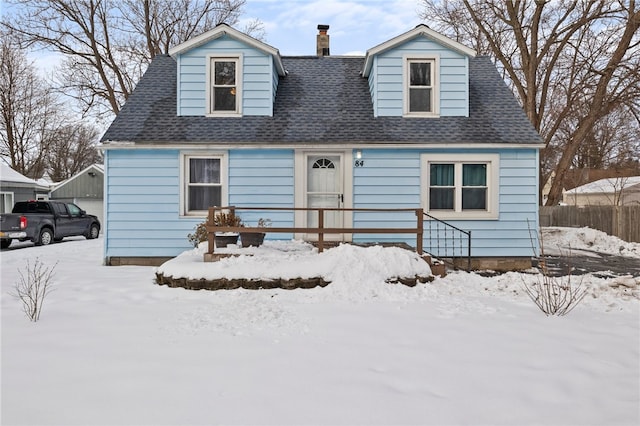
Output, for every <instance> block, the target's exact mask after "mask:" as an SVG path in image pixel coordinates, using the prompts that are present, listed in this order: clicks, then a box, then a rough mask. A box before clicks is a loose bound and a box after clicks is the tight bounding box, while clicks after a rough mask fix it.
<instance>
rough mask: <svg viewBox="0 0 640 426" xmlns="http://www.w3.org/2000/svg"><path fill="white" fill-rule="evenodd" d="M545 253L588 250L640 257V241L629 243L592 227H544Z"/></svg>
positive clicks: (567, 252) (565, 253) (564, 253)
mask: <svg viewBox="0 0 640 426" xmlns="http://www.w3.org/2000/svg"><path fill="white" fill-rule="evenodd" d="M542 242H543V244H544V251H545V254H563V255H567V254H569V252H570V251H572V250H588V251H596V252H599V253H606V254H613V255H617V256H624V257H635V258H640V243H629V242H626V241H624V240H621V239H620V238H618V237H613V236H611V235H607V234H606V233H604V232H602V231H598V230H596V229H591V228H586V227H585V228H566V227H548V228H542Z"/></svg>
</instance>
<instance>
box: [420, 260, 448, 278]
mask: <svg viewBox="0 0 640 426" xmlns="http://www.w3.org/2000/svg"><path fill="white" fill-rule="evenodd" d="M422 259H424V261H425V262H427V263H428V264H429V267H430V268H431V273H432V274H433V275H438V276H440V278H444V277H446V276H447V268H446V266H445V264H444V262H443V261H442V260H439V259H434V258H432V257H431V255H430V254H423V255H422Z"/></svg>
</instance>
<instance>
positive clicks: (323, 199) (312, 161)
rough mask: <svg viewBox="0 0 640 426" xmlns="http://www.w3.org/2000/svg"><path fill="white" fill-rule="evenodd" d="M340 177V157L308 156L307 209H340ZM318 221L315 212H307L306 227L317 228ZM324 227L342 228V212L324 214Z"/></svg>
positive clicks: (330, 235) (328, 236) (329, 237)
mask: <svg viewBox="0 0 640 426" xmlns="http://www.w3.org/2000/svg"><path fill="white" fill-rule="evenodd" d="M342 175H343V173H342V158H341V156H340V155H308V156H307V200H306V201H307V203H306V204H307V207H311V208H318V207H325V208H341V207H342V205H343V201H344V190H343V178H342ZM318 219H319V218H318V212H317V211H310V212H308V213H307V226H309V227H315V226H318ZM324 227H325V228H340V227H342V212H339V211H326V212H324ZM334 237H335V238H334ZM337 237H340V238H337ZM325 238H326V239H328V240H329V239H341V236H340V235H336V234H329V235H327V236H326V237H325Z"/></svg>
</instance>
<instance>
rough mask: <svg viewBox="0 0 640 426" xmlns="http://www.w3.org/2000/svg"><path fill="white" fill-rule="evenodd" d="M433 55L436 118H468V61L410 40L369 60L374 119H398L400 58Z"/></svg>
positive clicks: (429, 43)
mask: <svg viewBox="0 0 640 426" xmlns="http://www.w3.org/2000/svg"><path fill="white" fill-rule="evenodd" d="M412 54H414V55H424V54H435V55H438V56H439V57H440V69H439V70H438V77H437V78H438V81H439V94H440V104H439V105H440V115H441V116H463V117H467V116H468V115H469V84H468V81H469V63H468V58H467V57H466V56H464V55H462V54H460V53H458V52H456V51H453V50H451V49H448V48H446V47H444V46H442V45H440V44H438V43H436V42H434V41H432V40H429V39H427V38H425V37H421V38H416V39H413V40H410V41H408V42H406V43H404V44H402V45H401V46H398V47H396V48H395V49H392V50H390V51H387V52H383V53H381V54H380V55H378V56H377V57H376V58H374V60H373V66H372V69H371V73H370V74H369V90H370V91H371V98H372V100H373V106H374V115H375V116H376V117H383V116H398V117H399V116H402V114H403V73H402V71H403V58H404V56H405V55H412Z"/></svg>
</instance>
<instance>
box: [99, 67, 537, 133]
mask: <svg viewBox="0 0 640 426" xmlns="http://www.w3.org/2000/svg"><path fill="white" fill-rule="evenodd" d="M283 63H284V65H285V67H286V69H287V71H288V72H289V74H288V75H287V76H286V77H285V78H281V80H280V84H279V87H278V92H277V95H276V102H275V105H274V115H273V117H256V116H245V117H242V118H237V117H236V118H233V117H221V118H218V117H215V118H214V117H204V116H202V117H194V116H182V117H178V116H177V115H176V73H177V67H176V62H175V60H174V59H173V58H171V57H170V56H166V55H160V56H157V57H156V58H155V59H154V60H153V61H152V63H151V64H150V65H149V68H148V69H147V72H146V73H145V74H144V76H143V77H142V78H141V79H140V82H139V83H138V86H137V87H136V89H135V90H134V92H133V93H132V94H131V96H130V97H129V99H128V100H127V102H126V104H125V106H124V107H123V108H122V111H121V112H120V114H118V116H117V117H116V119H115V120H114V121H113V123H112V124H111V126H110V127H109V129H108V130H107V132H106V133H105V134H104V136H103V138H102V141H103V143H107V144H108V143H109V141H119V142H125V141H126V142H136V143H176V142H189V143H215V144H220V143H228V144H234V143H237V144H272V145H291V144H305V143H308V144H343V143H344V144H350V145H356V144H376V143H381V144H388V143H403V144H424V145H428V144H436V143H438V144H439V143H451V144H460V143H498V144H500V143H511V144H532V143H533V144H538V143H542V139H541V138H540V136H539V135H538V133H537V132H536V131H535V130H534V128H533V126H532V125H531V123H530V122H529V120H528V119H527V117H526V115H525V114H524V112H523V110H522V108H521V107H520V105H519V104H518V102H517V101H516V99H515V98H514V96H513V94H512V93H511V91H510V90H509V88H508V87H507V86H506V84H505V83H504V81H503V80H502V78H501V77H500V76H499V74H498V72H497V70H496V68H495V66H494V65H493V64H492V63H491V61H490V60H489V58H487V57H476V58H469V67H470V81H469V90H470V115H469V117H440V118H436V119H434V118H430V119H420V118H410V119H407V118H402V117H377V118H375V117H374V116H373V105H372V101H371V97H370V94H369V87H368V82H367V80H366V79H365V78H362V77H360V71H361V70H362V66H363V63H364V58H355V57H315V56H313V57H284V58H283Z"/></svg>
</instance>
